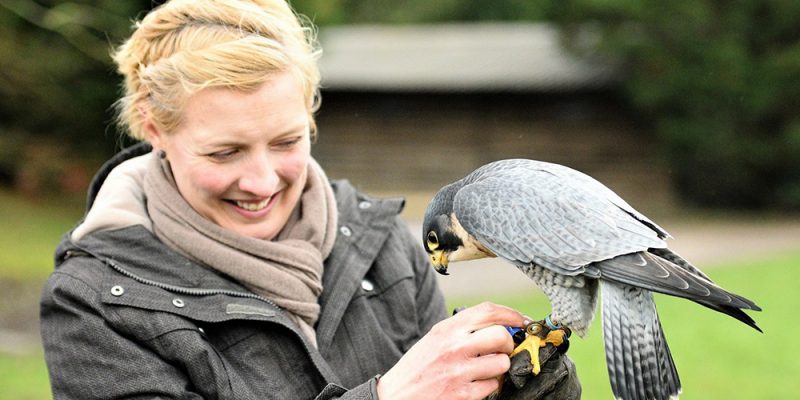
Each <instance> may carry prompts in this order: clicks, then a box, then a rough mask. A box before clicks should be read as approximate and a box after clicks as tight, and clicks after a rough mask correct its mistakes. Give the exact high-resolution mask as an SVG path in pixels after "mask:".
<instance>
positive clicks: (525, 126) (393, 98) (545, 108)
mask: <svg viewBox="0 0 800 400" xmlns="http://www.w3.org/2000/svg"><path fill="white" fill-rule="evenodd" d="M317 123H318V126H319V139H318V142H317V143H316V144H315V145H314V146H313V147H312V153H313V154H314V156H315V157H316V158H317V160H318V161H319V162H320V163H321V164H322V165H323V166H324V167H325V168H326V170H327V171H328V173H329V175H331V177H332V178H347V179H349V180H350V181H352V182H353V183H355V184H356V185H357V186H359V187H360V188H362V189H364V190H367V191H371V192H378V193H392V194H401V195H413V193H428V192H432V191H435V190H436V189H438V188H439V187H441V186H443V185H444V184H447V183H449V182H452V181H453V180H456V179H458V178H460V177H462V176H464V175H465V174H467V173H469V172H470V171H472V170H473V169H475V168H477V167H478V166H480V165H482V164H484V163H487V162H490V161H494V160H498V159H503V158H515V157H521V158H531V159H537V160H542V161H550V162H556V163H560V164H564V165H567V166H570V167H572V168H575V169H578V170H581V171H583V172H586V173H588V174H590V175H592V176H594V177H595V178H597V179H598V180H600V181H601V182H604V183H605V184H606V185H608V186H609V187H611V188H612V189H614V190H615V191H617V192H618V193H619V194H620V195H622V196H623V197H624V198H626V199H628V200H629V202H630V203H632V204H633V205H634V206H635V207H637V208H639V209H640V210H642V211H645V212H647V211H648V210H660V209H664V208H668V207H671V205H672V204H673V203H674V194H673V192H672V189H671V187H670V181H669V173H668V170H667V169H666V168H665V167H664V166H663V163H662V162H661V160H660V158H659V156H658V153H657V149H656V144H655V143H654V139H653V137H652V135H651V134H648V133H647V132H643V131H642V130H641V129H637V127H636V124H635V123H634V121H633V118H632V117H631V115H630V113H629V112H627V110H626V109H625V107H624V105H623V104H622V103H621V102H620V101H619V100H618V99H617V98H616V96H614V95H613V94H611V93H603V92H596V93H583V94H574V93H573V94H530V93H477V94H476V93H469V94H467V93H461V94H459V93H367V92H361V93H354V92H324V93H323V101H322V108H321V110H320V112H319V114H318V117H317Z"/></svg>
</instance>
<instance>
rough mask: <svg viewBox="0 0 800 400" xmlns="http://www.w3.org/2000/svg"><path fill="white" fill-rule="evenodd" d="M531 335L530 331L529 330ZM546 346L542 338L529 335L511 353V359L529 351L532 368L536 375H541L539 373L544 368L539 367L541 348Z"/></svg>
mask: <svg viewBox="0 0 800 400" xmlns="http://www.w3.org/2000/svg"><path fill="white" fill-rule="evenodd" d="M534 324H535V322H534ZM528 332H529V333H530V330H528ZM544 345H545V343H544V341H543V340H542V338H540V337H539V336H536V335H535V334H534V335H531V334H529V335H528V337H526V338H525V340H523V341H522V343H520V344H519V346H517V348H515V349H514V351H512V352H511V357H514V356H515V355H517V354H518V353H519V352H521V351H524V350H527V351H528V353H530V355H531V367H532V370H531V372H533V374H534V375H539V372H540V371H541V370H542V366H541V365H539V348H540V347H543V346H544Z"/></svg>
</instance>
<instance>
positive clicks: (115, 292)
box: [111, 285, 125, 297]
mask: <svg viewBox="0 0 800 400" xmlns="http://www.w3.org/2000/svg"><path fill="white" fill-rule="evenodd" d="M123 293H125V289H124V288H123V287H122V286H119V285H117V286H114V287H112V288H111V294H112V295H114V296H117V297H119V296H122V294H123Z"/></svg>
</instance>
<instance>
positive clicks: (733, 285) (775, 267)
mask: <svg viewBox="0 0 800 400" xmlns="http://www.w3.org/2000/svg"><path fill="white" fill-rule="evenodd" d="M60 200H61V199H60ZM82 207H83V205H82V203H80V202H78V201H76V200H64V201H59V202H58V203H56V202H54V201H48V202H47V203H41V202H36V203H33V202H32V201H30V200H24V199H21V198H20V197H19V196H12V195H10V194H7V193H4V192H2V191H0V221H2V223H3V225H2V226H3V227H4V228H5V229H2V230H0V279H2V280H5V281H6V282H7V283H8V282H14V281H20V282H28V283H38V282H41V281H43V280H44V279H45V278H46V277H47V275H48V274H49V273H50V272H51V271H52V268H53V261H52V257H53V256H52V255H53V251H54V248H55V246H56V244H57V243H58V241H59V240H60V237H61V235H62V234H63V233H64V232H65V231H67V230H68V229H69V228H70V227H72V225H73V224H74V223H75V222H76V221H77V220H78V219H79V218H80V217H81V215H82V212H83V210H82ZM508 268H511V267H510V266H509V267H508ZM709 270H710V271H711V275H712V278H713V279H715V280H716V281H717V282H718V283H720V284H721V285H722V286H723V287H726V288H728V289H731V290H733V291H735V292H737V293H739V294H741V295H743V296H745V297H748V298H750V299H752V300H754V301H755V302H756V303H758V304H759V305H760V306H761V307H762V308H764V310H765V312H763V313H751V315H752V316H753V317H754V318H755V319H756V321H757V322H758V324H759V326H761V328H762V329H763V330H764V331H765V334H763V335H762V334H759V333H758V332H755V331H754V330H752V329H750V328H748V327H747V326H745V325H743V324H741V323H739V322H738V321H735V320H733V319H731V318H729V317H726V316H723V315H720V314H717V313H714V312H712V311H710V310H707V309H706V308H704V307H700V306H698V305H696V304H694V303H691V302H688V301H685V300H679V299H673V298H669V297H667V296H657V299H656V300H657V302H658V307H659V311H660V314H661V321H662V324H663V325H664V329H665V331H666V336H667V340H668V341H669V344H670V348H671V350H672V354H673V356H674V357H675V362H676V364H677V367H678V371H679V372H680V374H681V379H682V381H683V388H684V395H683V396H681V399H684V400H686V399H688V400H691V399H709V400H713V399H790V398H796V396H797V393H798V392H800V381H798V380H797V379H796V377H797V376H798V375H800V362H798V361H797V360H798V358H799V357H800V345H799V344H798V342H795V341H794V337H793V335H794V333H795V332H798V331H800V319H798V318H797V317H796V315H797V310H800V295H798V294H797V289H796V282H800V251H797V252H794V253H791V254H783V255H777V256H774V257H772V258H770V259H764V260H761V261H758V262H747V263H741V264H738V265H730V266H726V268H714V269H709ZM484 300H490V301H494V302H497V303H501V304H507V305H509V306H512V307H514V308H517V309H519V310H521V311H522V312H524V313H526V314H528V315H530V316H532V317H535V318H540V317H543V316H544V315H546V314H547V313H548V312H549V305H548V303H547V301H546V299H544V298H543V297H542V296H537V295H534V296H530V295H522V294H516V295H508V296H506V297H495V298H479V299H467V298H461V299H456V298H452V299H449V303H450V304H451V305H469V304H475V303H478V302H481V301H484ZM0 307H2V305H1V304H0ZM572 340H573V342H572V346H571V348H570V351H569V354H570V356H571V357H572V359H573V360H574V361H575V364H576V365H577V368H578V373H579V376H580V379H581V383H582V385H583V388H584V395H583V398H584V399H588V400H594V399H610V398H612V396H611V392H610V389H609V385H608V378H607V374H606V367H605V357H604V355H603V344H602V334H601V331H600V324H599V317H598V319H597V320H596V321H595V324H594V325H593V326H592V329H591V330H590V333H589V335H588V337H587V338H585V339H579V338H577V337H576V338H573V339H572ZM47 379H48V378H47V372H46V369H45V366H44V360H43V358H42V355H41V354H31V355H26V356H18V355H8V354H2V353H0V398H3V399H5V398H8V399H49V398H50V395H49V388H48V383H47Z"/></svg>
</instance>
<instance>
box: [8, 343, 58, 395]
mask: <svg viewBox="0 0 800 400" xmlns="http://www.w3.org/2000/svg"><path fill="white" fill-rule="evenodd" d="M0 388H1V389H0V398H3V399H16V400H43V399H50V398H51V395H50V382H49V380H48V378H47V369H46V367H45V364H44V356H43V355H42V354H41V353H36V354H32V355H26V356H18V355H6V354H0Z"/></svg>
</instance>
